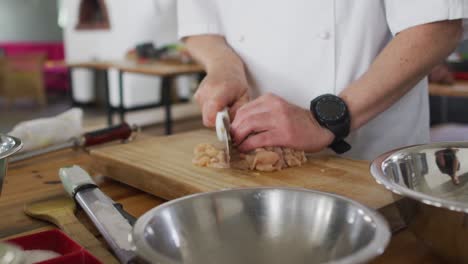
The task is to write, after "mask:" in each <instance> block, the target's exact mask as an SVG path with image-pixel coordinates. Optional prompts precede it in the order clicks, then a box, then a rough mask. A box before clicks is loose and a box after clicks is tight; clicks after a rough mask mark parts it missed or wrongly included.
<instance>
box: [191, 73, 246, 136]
mask: <svg viewBox="0 0 468 264" xmlns="http://www.w3.org/2000/svg"><path fill="white" fill-rule="evenodd" d="M248 87H249V85H248V82H247V78H246V75H245V71H244V69H243V68H242V69H238V68H235V67H232V68H231V67H229V66H227V67H226V66H225V65H224V67H220V68H219V69H216V70H212V71H208V73H207V75H206V77H205V78H204V79H203V81H202V82H201V83H200V86H199V87H198V90H197V92H196V93H195V100H196V101H197V102H198V104H199V105H200V108H201V110H202V115H203V124H204V125H205V126H207V127H214V126H215V120H216V113H217V112H219V111H222V110H223V109H224V107H226V106H229V107H230V109H229V114H230V116H231V120H234V116H235V114H236V112H237V109H239V107H241V106H242V105H244V104H246V103H247V102H248V101H249V95H248V90H249V88H248Z"/></svg>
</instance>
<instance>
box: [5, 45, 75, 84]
mask: <svg viewBox="0 0 468 264" xmlns="http://www.w3.org/2000/svg"><path fill="white" fill-rule="evenodd" d="M0 49H2V50H3V52H4V53H5V56H13V55H21V54H31V53H42V54H45V55H46V60H49V61H50V60H54V61H61V60H62V61H63V60H64V59H65V50H64V45H63V42H4V43H0ZM68 75H69V74H68V70H67V68H66V66H64V65H63V66H54V67H44V80H45V86H46V89H47V90H48V91H51V90H54V91H62V92H65V91H68V90H69V89H70V87H69V83H70V82H69V78H70V76H68Z"/></svg>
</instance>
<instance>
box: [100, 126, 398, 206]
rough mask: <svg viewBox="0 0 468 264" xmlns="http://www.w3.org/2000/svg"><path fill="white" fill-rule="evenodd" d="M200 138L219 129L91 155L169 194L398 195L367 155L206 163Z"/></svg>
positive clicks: (108, 171) (209, 138)
mask: <svg viewBox="0 0 468 264" xmlns="http://www.w3.org/2000/svg"><path fill="white" fill-rule="evenodd" d="M199 143H218V142H217V138H216V135H215V133H214V132H213V131H209V130H198V131H193V132H188V133H181V134H176V135H173V136H168V137H154V138H144V139H141V140H136V141H134V142H131V143H128V144H119V145H112V146H107V147H102V148H99V149H95V150H93V151H91V155H92V156H93V157H94V160H95V161H96V165H97V166H99V168H100V169H103V170H104V171H103V172H104V173H105V175H107V176H109V177H111V178H113V179H115V180H117V181H121V182H123V183H126V184H128V185H131V186H133V187H136V188H138V189H141V190H143V191H145V192H148V193H151V194H154V195H156V196H159V197H161V198H165V199H168V200H171V199H174V198H178V197H181V196H184V195H188V194H193V193H198V192H208V191H214V190H221V189H226V188H236V187H253V186H284V187H302V188H308V189H313V190H320V191H326V192H331V193H336V194H339V195H343V196H346V197H349V198H351V199H354V200H356V201H359V202H361V203H363V204H365V205H367V206H370V207H372V208H376V209H377V208H382V207H384V206H386V205H389V204H391V203H393V201H394V199H393V198H392V195H391V193H390V192H388V191H387V190H385V189H384V188H383V187H382V186H380V185H378V184H377V183H376V182H375V181H374V179H373V178H372V176H371V175H370V173H369V162H367V161H356V160H350V159H344V158H340V157H334V156H317V157H310V158H309V161H308V162H307V163H306V164H305V165H303V166H302V167H298V168H289V169H287V170H282V171H277V172H253V171H242V170H233V169H212V168H200V167H197V166H194V165H192V158H193V149H194V147H195V146H196V145H197V144H199Z"/></svg>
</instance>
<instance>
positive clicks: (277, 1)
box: [178, 0, 468, 159]
mask: <svg viewBox="0 0 468 264" xmlns="http://www.w3.org/2000/svg"><path fill="white" fill-rule="evenodd" d="M460 18H468V0H294V1H286V0H179V1H178V29H179V37H180V38H183V37H186V36H191V35H199V34H217V35H222V36H224V37H225V38H226V40H227V42H228V43H229V45H230V46H231V47H232V48H233V49H234V50H235V51H236V53H237V54H238V55H239V56H240V57H241V58H242V59H243V61H244V62H245V65H246V67H247V70H248V73H249V77H250V79H251V84H252V87H253V91H254V95H258V94H263V93H266V92H271V93H274V94H276V95H279V96H281V97H283V98H284V99H286V100H288V101H289V102H291V103H294V104H296V105H299V106H301V107H303V108H308V107H309V104H310V101H311V100H312V99H314V98H315V97H317V96H319V95H321V94H325V93H333V94H339V93H340V92H341V91H342V90H343V89H345V88H346V87H347V86H348V85H349V84H350V83H351V82H353V81H354V80H356V79H358V78H359V77H360V76H361V75H362V74H363V73H364V72H366V71H367V69H368V68H369V66H370V65H371V63H372V62H373V60H374V59H375V58H376V56H377V55H378V54H379V53H380V51H381V50H382V49H383V48H384V47H385V45H386V44H387V43H388V42H389V41H390V40H391V39H392V37H393V36H394V35H395V34H397V33H398V32H400V31H402V30H404V29H407V28H409V27H412V26H415V25H419V24H424V23H429V22H435V21H441V20H452V19H460ZM466 22H467V21H464V23H465V24H466V25H468V23H466ZM427 86H428V85H427V79H424V80H422V81H421V82H419V83H418V84H417V85H416V86H415V87H414V88H413V89H412V90H411V91H409V92H408V93H407V94H406V95H405V96H403V97H402V98H401V99H400V100H399V101H397V102H396V103H395V104H394V105H393V106H391V107H390V108H389V109H387V110H386V111H385V112H383V113H381V114H380V115H378V116H377V117H376V118H374V119H373V120H371V121H370V122H368V123H367V124H366V125H364V126H363V127H361V128H360V129H358V130H356V131H354V132H352V133H351V134H350V135H349V137H348V138H347V140H348V141H349V142H350V144H351V146H352V149H351V151H349V152H348V153H346V155H347V156H349V157H353V158H357V159H374V158H376V157H377V156H378V155H379V154H382V153H384V152H386V151H389V150H391V149H394V148H398V147H402V146H408V145H413V144H420V143H427V142H428V141H429V103H428V90H427ZM374 89H379V87H374Z"/></svg>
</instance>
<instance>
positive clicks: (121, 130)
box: [82, 122, 134, 147]
mask: <svg viewBox="0 0 468 264" xmlns="http://www.w3.org/2000/svg"><path fill="white" fill-rule="evenodd" d="M133 131H134V129H132V127H130V126H129V125H128V124H127V123H125V122H124V123H122V124H120V125H117V126H113V127H109V128H105V129H101V130H96V131H93V132H88V133H86V134H84V135H83V138H84V140H83V143H82V146H83V147H90V146H95V145H99V144H103V143H107V142H111V141H114V140H119V139H120V140H126V139H129V138H130V136H131V135H132V133H133Z"/></svg>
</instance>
